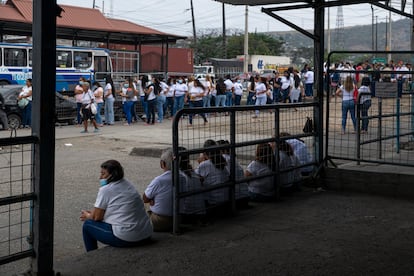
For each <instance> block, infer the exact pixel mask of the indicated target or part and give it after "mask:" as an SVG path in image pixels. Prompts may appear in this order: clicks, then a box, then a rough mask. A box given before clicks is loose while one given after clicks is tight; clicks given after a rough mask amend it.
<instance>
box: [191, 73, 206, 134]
mask: <svg viewBox="0 0 414 276" xmlns="http://www.w3.org/2000/svg"><path fill="white" fill-rule="evenodd" d="M204 93H205V88H204V86H203V85H202V84H201V82H200V80H199V79H196V80H194V84H193V85H192V87H191V88H190V93H189V94H190V107H203V97H204ZM200 116H201V117H202V118H203V120H204V124H207V123H208V121H207V118H206V114H204V113H200ZM188 122H189V126H192V125H193V114H192V113H190V114H189V115H188Z"/></svg>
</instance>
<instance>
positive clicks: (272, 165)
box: [244, 143, 276, 202]
mask: <svg viewBox="0 0 414 276" xmlns="http://www.w3.org/2000/svg"><path fill="white" fill-rule="evenodd" d="M275 169H276V161H275V156H274V154H273V150H272V147H271V146H270V145H269V144H268V143H265V144H259V145H257V148H256V159H255V160H254V161H252V162H251V163H250V164H249V165H248V166H247V169H246V171H245V173H244V175H245V176H246V177H250V176H260V175H264V174H271V173H273V172H274V171H275ZM248 185H249V196H250V199H251V200H252V201H259V202H266V201H271V200H273V199H274V196H275V181H274V176H267V177H264V178H259V179H255V180H251V181H249V182H248Z"/></svg>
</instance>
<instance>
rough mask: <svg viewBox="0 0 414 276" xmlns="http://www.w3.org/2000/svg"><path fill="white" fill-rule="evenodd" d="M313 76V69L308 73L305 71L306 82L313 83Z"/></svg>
mask: <svg viewBox="0 0 414 276" xmlns="http://www.w3.org/2000/svg"><path fill="white" fill-rule="evenodd" d="M313 76H314V74H313V71H311V70H308V71H306V73H305V83H306V84H311V83H313Z"/></svg>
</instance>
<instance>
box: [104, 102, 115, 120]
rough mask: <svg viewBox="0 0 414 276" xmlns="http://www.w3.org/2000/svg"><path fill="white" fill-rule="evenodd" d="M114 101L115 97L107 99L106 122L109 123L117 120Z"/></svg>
mask: <svg viewBox="0 0 414 276" xmlns="http://www.w3.org/2000/svg"><path fill="white" fill-rule="evenodd" d="M114 102H115V99H114V98H109V99H108V98H107V99H106V100H105V109H104V114H105V123H106V124H109V125H112V124H113V123H114V122H115V117H114Z"/></svg>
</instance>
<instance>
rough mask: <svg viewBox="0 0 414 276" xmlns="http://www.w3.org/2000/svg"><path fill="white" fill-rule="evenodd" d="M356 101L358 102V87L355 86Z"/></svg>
mask: <svg viewBox="0 0 414 276" xmlns="http://www.w3.org/2000/svg"><path fill="white" fill-rule="evenodd" d="M353 98H354V102H355V103H357V102H358V88H357V87H356V86H355V88H354V94H353Z"/></svg>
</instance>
